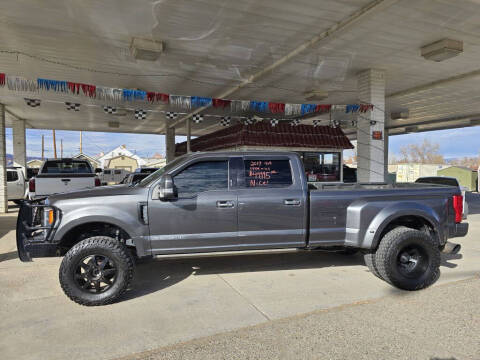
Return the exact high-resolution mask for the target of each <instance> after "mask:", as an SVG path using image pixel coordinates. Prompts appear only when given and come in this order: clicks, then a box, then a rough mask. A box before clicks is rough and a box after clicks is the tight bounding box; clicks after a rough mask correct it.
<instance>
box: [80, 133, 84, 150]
mask: <svg viewBox="0 0 480 360" xmlns="http://www.w3.org/2000/svg"><path fill="white" fill-rule="evenodd" d="M80 154H83V140H82V132H81V131H80Z"/></svg>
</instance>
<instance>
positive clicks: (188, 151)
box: [187, 118, 192, 154]
mask: <svg viewBox="0 0 480 360" xmlns="http://www.w3.org/2000/svg"><path fill="white" fill-rule="evenodd" d="M191 137H192V123H191V119H190V118H188V119H187V153H188V154H190V152H191V151H192V150H191V148H190V140H191Z"/></svg>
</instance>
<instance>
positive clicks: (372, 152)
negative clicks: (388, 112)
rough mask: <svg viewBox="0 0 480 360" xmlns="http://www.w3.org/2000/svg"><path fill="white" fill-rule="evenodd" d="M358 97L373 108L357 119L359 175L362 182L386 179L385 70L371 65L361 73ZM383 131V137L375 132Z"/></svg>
mask: <svg viewBox="0 0 480 360" xmlns="http://www.w3.org/2000/svg"><path fill="white" fill-rule="evenodd" d="M358 99H359V100H360V102H361V103H367V104H373V105H374V108H373V110H371V111H368V112H366V113H360V114H359V117H358V121H357V164H358V169H357V179H358V181H359V182H384V181H385V166H384V164H385V153H384V149H385V147H384V146H385V142H384V141H385V133H384V132H385V72H384V71H383V70H376V69H369V70H365V71H362V72H361V73H359V74H358ZM374 131H375V132H378V131H380V132H381V135H382V138H381V140H377V139H374V138H373V134H374Z"/></svg>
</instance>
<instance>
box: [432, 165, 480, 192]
mask: <svg viewBox="0 0 480 360" xmlns="http://www.w3.org/2000/svg"><path fill="white" fill-rule="evenodd" d="M437 175H438V176H449V177H454V178H455V179H457V180H458V182H459V184H460V186H463V187H465V188H467V189H468V191H477V188H478V173H477V172H476V171H472V169H470V168H468V167H464V166H449V167H447V168H444V169H440V170H438V171H437Z"/></svg>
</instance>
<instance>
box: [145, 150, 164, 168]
mask: <svg viewBox="0 0 480 360" xmlns="http://www.w3.org/2000/svg"><path fill="white" fill-rule="evenodd" d="M144 160H145V163H146V164H145V166H144V167H152V168H159V169H160V168H163V167H164V166H165V165H166V164H167V159H166V158H165V156H163V155H162V154H159V153H155V154H154V155H153V156H152V157H151V158H145V159H144Z"/></svg>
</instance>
